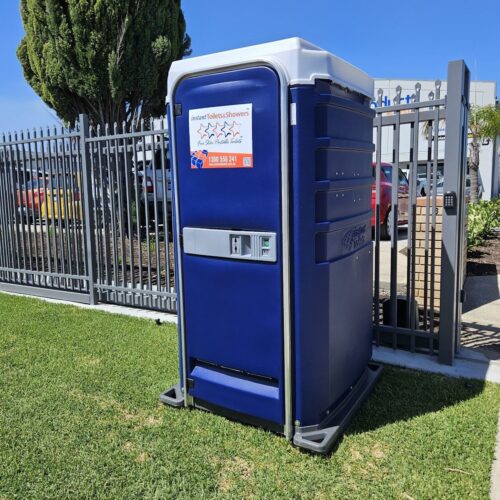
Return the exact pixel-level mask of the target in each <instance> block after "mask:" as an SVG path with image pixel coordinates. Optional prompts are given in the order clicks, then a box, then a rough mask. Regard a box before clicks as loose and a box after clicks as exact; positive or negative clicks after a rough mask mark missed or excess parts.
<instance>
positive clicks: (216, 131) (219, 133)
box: [214, 122, 224, 139]
mask: <svg viewBox="0 0 500 500" xmlns="http://www.w3.org/2000/svg"><path fill="white" fill-rule="evenodd" d="M221 128H222V125H221V124H220V123H219V122H217V123H216V124H215V128H214V134H215V137H217V139H218V138H219V137H220V136H222V135H224V134H223V132H222V131H221Z"/></svg>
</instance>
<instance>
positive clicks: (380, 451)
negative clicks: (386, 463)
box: [371, 444, 387, 458]
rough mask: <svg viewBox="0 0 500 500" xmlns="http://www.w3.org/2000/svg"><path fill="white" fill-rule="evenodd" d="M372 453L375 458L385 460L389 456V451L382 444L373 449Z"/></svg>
mask: <svg viewBox="0 0 500 500" xmlns="http://www.w3.org/2000/svg"><path fill="white" fill-rule="evenodd" d="M371 452H372V456H373V457H374V458H385V457H386V456H387V450H385V449H384V448H383V447H382V445H380V444H376V445H375V446H374V447H373V448H372V450H371Z"/></svg>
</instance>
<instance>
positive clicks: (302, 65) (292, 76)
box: [168, 38, 374, 98]
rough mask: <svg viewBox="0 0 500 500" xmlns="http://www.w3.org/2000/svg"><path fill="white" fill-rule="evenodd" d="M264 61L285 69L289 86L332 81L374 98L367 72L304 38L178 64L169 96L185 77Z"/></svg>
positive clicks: (171, 76) (170, 81)
mask: <svg viewBox="0 0 500 500" xmlns="http://www.w3.org/2000/svg"><path fill="white" fill-rule="evenodd" d="M255 62H263V63H268V64H271V65H272V66H278V67H280V68H282V69H283V71H284V72H285V74H286V75H287V77H288V84H289V85H314V81H315V80H316V79H323V80H332V81H333V82H335V83H338V84H339V85H341V86H342V87H346V88H348V89H351V90H354V91H356V92H359V93H361V94H364V95H366V96H368V97H370V98H372V97H373V95H374V93H373V79H372V78H370V77H369V76H368V75H367V74H366V73H365V72H364V71H361V70H360V69H358V68H356V67H355V66H353V65H352V64H350V63H348V62H347V61H344V60H343V59H341V58H340V57H337V56H334V55H333V54H330V53H329V52H327V51H326V50H323V49H321V48H320V47H317V46H316V45H313V44H312V43H309V42H307V41H305V40H302V39H301V38H288V39H285V40H279V41H277V42H271V43H264V44H262V45H253V46H250V47H243V48H241V49H235V50H228V51H226V52H218V53H215V54H209V55H206V56H200V57H191V58H187V59H182V60H180V61H175V62H174V63H173V64H172V66H171V68H170V72H169V75H168V95H169V96H170V95H171V92H172V89H173V88H174V87H175V86H176V84H177V83H178V82H179V81H180V80H181V79H182V78H184V77H186V76H189V75H191V74H196V73H203V72H208V71H214V70H217V69H223V68H227V67H231V66H237V65H245V64H252V63H255Z"/></svg>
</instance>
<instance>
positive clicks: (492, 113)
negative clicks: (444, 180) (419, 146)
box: [422, 105, 500, 203]
mask: <svg viewBox="0 0 500 500" xmlns="http://www.w3.org/2000/svg"><path fill="white" fill-rule="evenodd" d="M433 126H434V125H433V122H432V121H429V122H424V124H423V126H422V135H423V136H424V137H425V138H426V139H428V137H429V134H432V130H433ZM498 135H500V108H497V107H496V106H492V105H489V106H483V107H480V106H471V109H470V113H469V139H472V140H471V141H470V142H469V160H468V165H469V174H470V191H471V195H470V202H471V203H477V202H478V201H479V181H478V179H479V175H478V172H479V153H480V151H481V145H482V144H483V143H484V142H486V141H492V140H495V139H496V137H497V136H498ZM445 175H446V172H445Z"/></svg>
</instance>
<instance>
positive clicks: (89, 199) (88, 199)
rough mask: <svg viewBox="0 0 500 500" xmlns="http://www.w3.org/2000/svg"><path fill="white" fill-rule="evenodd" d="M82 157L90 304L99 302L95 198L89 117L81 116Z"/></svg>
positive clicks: (84, 222)
mask: <svg viewBox="0 0 500 500" xmlns="http://www.w3.org/2000/svg"><path fill="white" fill-rule="evenodd" d="M79 122H80V157H81V162H82V163H81V165H82V183H83V190H82V191H83V226H84V237H85V238H84V239H85V261H86V271H87V278H88V286H89V294H90V303H91V304H95V303H96V302H97V294H96V290H95V286H94V284H95V277H96V269H97V262H96V259H97V252H96V244H95V221H94V207H93V205H94V203H93V202H94V197H93V193H94V190H93V184H92V182H93V180H92V172H91V163H90V154H89V148H88V143H87V139H88V137H89V117H88V116H87V115H83V114H81V115H80V120H79Z"/></svg>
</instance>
